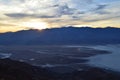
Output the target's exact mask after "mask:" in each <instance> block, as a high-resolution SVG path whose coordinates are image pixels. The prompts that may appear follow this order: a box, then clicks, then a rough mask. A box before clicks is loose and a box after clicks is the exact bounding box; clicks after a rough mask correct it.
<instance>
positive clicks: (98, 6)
mask: <svg viewBox="0 0 120 80" xmlns="http://www.w3.org/2000/svg"><path fill="white" fill-rule="evenodd" d="M106 7H107V5H105V4H103V5H97V8H96V10H101V9H104V8H106Z"/></svg>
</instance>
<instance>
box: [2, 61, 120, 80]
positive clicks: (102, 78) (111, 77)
mask: <svg viewBox="0 0 120 80" xmlns="http://www.w3.org/2000/svg"><path fill="white" fill-rule="evenodd" d="M0 80H120V73H118V72H113V71H110V70H105V69H101V68H94V67H93V68H92V67H91V68H89V69H86V70H81V71H78V70H76V71H73V72H71V73H65V74H59V73H53V72H50V71H49V70H47V69H44V68H41V67H35V66H31V65H29V64H27V63H24V62H19V61H14V60H10V59H0Z"/></svg>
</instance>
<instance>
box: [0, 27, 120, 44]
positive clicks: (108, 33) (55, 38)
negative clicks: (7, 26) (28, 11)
mask: <svg viewBox="0 0 120 80" xmlns="http://www.w3.org/2000/svg"><path fill="white" fill-rule="evenodd" d="M119 36H120V28H113V27H106V28H91V27H80V28H78V27H72V26H69V27H62V28H52V29H43V30H37V29H30V30H21V31H18V32H7V33H0V45H80V44H83V45H84V44H85V45H87V44H119V43H120V37H119Z"/></svg>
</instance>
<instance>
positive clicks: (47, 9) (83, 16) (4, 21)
mask: <svg viewBox="0 0 120 80" xmlns="http://www.w3.org/2000/svg"><path fill="white" fill-rule="evenodd" d="M63 26H75V27H81V26H91V27H107V26H112V27H119V28H120V0H0V32H1V33H2V32H8V31H13V32H14V31H18V30H26V29H31V28H33V29H45V28H54V27H63Z"/></svg>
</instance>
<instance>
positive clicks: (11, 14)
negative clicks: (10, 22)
mask: <svg viewBox="0 0 120 80" xmlns="http://www.w3.org/2000/svg"><path fill="white" fill-rule="evenodd" d="M5 15H6V16H8V17H12V18H23V17H28V16H30V15H29V14H24V13H8V14H5Z"/></svg>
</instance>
